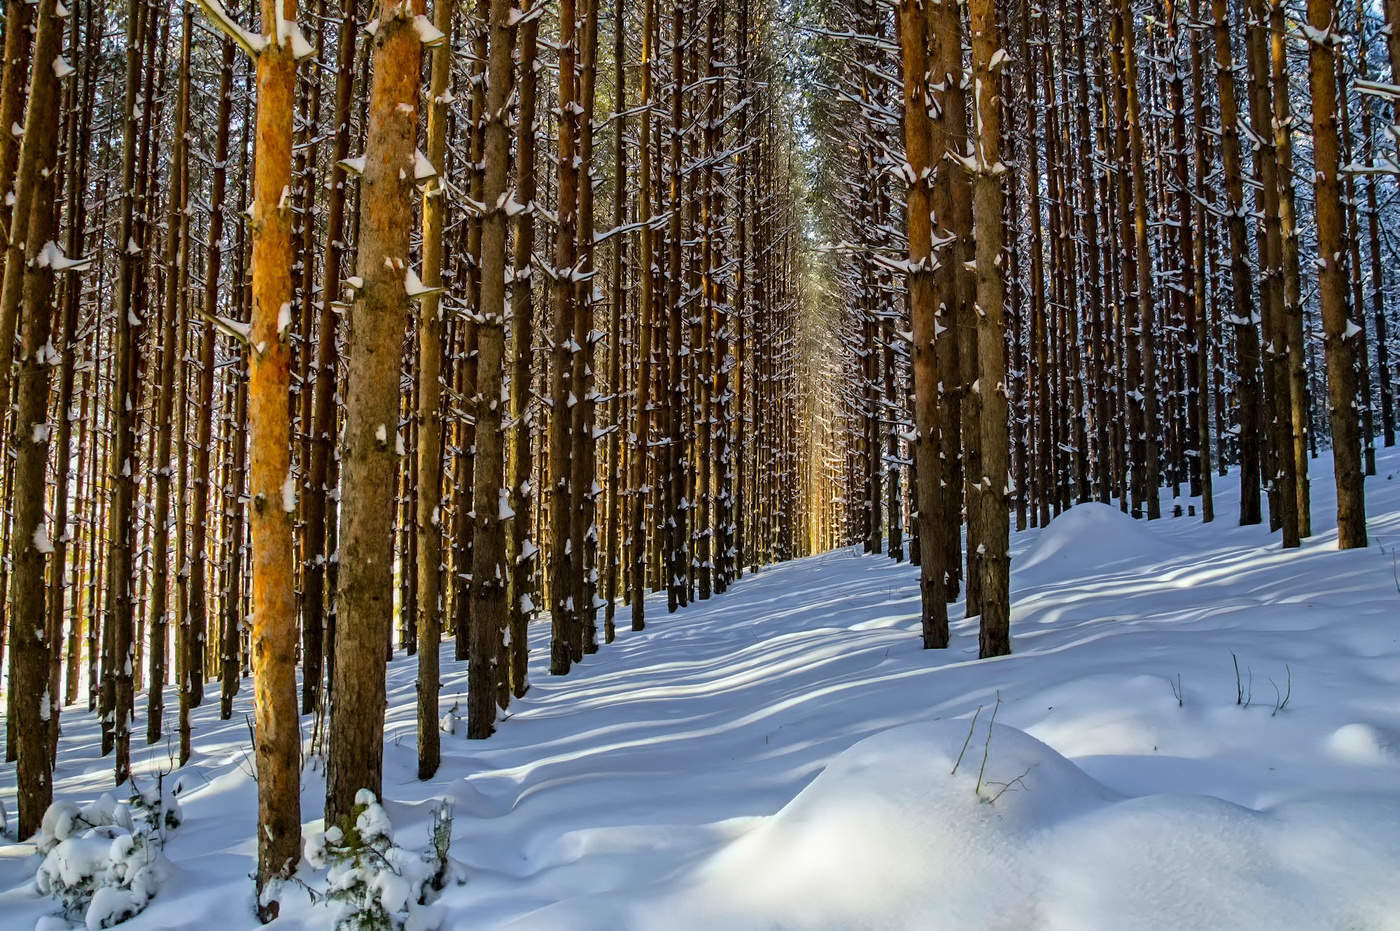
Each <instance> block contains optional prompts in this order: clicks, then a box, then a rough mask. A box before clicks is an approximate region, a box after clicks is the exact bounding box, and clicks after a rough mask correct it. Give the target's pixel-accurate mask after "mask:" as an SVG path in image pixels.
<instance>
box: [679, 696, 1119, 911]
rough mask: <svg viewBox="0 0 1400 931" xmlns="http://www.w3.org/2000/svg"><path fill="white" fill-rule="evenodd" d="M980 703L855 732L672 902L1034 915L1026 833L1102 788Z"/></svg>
mask: <svg viewBox="0 0 1400 931" xmlns="http://www.w3.org/2000/svg"><path fill="white" fill-rule="evenodd" d="M989 717H990V709H984V710H983V711H982V712H981V713H980V716H979V720H978V721H977V722H976V726H975V728H973V727H971V722H970V721H969V720H968V719H961V720H950V721H933V722H923V723H918V724H912V725H906V726H903V727H897V728H893V729H891V730H888V731H885V732H883V733H880V734H877V735H875V736H873V737H870V738H868V739H866V740H863V741H861V742H859V743H857V744H855V745H854V746H852V747H851V748H850V749H849V750H847V751H845V752H844V753H842V754H840V755H839V756H837V757H836V758H835V759H834V760H833V761H832V762H831V763H830V764H829V765H828V766H827V767H826V768H825V769H824V770H823V771H822V772H821V774H819V775H818V776H817V778H816V779H814V780H813V781H812V782H811V784H809V785H808V786H807V787H806V788H805V789H803V790H802V792H800V793H799V794H798V795H797V797H796V798H794V799H793V800H792V801H791V802H790V803H789V804H788V805H787V806H786V807H784V808H783V809H782V810H781V811H780V812H778V813H777V814H776V815H774V816H773V817H772V818H770V819H768V820H767V821H766V823H764V824H763V825H762V826H760V827H758V828H757V829H755V830H753V831H751V832H750V833H748V834H746V835H745V836H743V837H741V838H739V839H738V840H737V841H735V842H734V843H732V844H731V845H729V847H727V848H726V849H724V850H722V851H721V852H720V853H719V854H717V855H716V856H715V857H714V858H713V859H712V860H711V861H710V862H709V864H707V865H706V866H705V867H704V868H702V870H701V871H700V873H699V875H700V877H701V878H700V882H699V885H698V886H697V887H695V888H693V889H692V890H690V891H689V894H688V895H687V896H686V897H687V898H689V899H691V901H690V902H688V903H686V905H685V911H683V912H680V913H681V914H694V915H697V916H698V915H702V914H704V913H705V912H708V913H709V914H708V915H705V917H704V918H701V919H700V920H698V921H696V922H695V925H694V926H697V927H698V926H700V925H704V924H708V923H710V920H711V919H713V920H715V922H716V923H718V922H719V921H723V922H724V923H725V924H727V925H732V926H734V927H744V928H748V927H754V928H778V927H784V928H786V927H792V928H853V927H891V928H910V927H929V926H930V922H931V921H933V923H934V924H935V925H938V926H947V927H955V926H966V927H974V926H976V927H1027V926H1032V925H1035V924H1036V923H1037V921H1036V917H1035V915H1036V910H1035V903H1036V899H1037V896H1036V888H1035V881H1034V878H1035V877H1034V870H1033V868H1032V867H1033V862H1032V859H1033V858H1032V855H1031V849H1032V846H1033V844H1034V839H1035V838H1036V837H1037V836H1039V835H1041V834H1043V833H1044V832H1046V831H1048V830H1051V829H1052V828H1053V827H1054V826H1055V825H1056V824H1057V823H1059V822H1060V821H1062V820H1063V819H1065V818H1067V817H1072V816H1073V815H1074V814H1075V813H1076V812H1083V811H1091V810H1093V809H1095V808H1096V807H1098V806H1100V805H1102V804H1105V803H1106V802H1108V801H1110V800H1111V799H1112V798H1114V797H1115V796H1114V794H1113V793H1112V792H1111V791H1109V790H1108V789H1107V788H1105V787H1104V786H1102V785H1100V784H1099V783H1097V782H1095V781H1094V780H1093V779H1091V778H1090V777H1089V776H1087V775H1085V774H1084V773H1083V772H1082V771H1081V770H1080V769H1079V768H1078V767H1076V766H1075V765H1074V764H1073V763H1071V762H1069V761H1068V760H1066V759H1065V758H1064V757H1062V756H1060V755H1059V754H1058V753H1056V752H1055V751H1054V750H1052V749H1051V748H1050V747H1048V746H1046V745H1045V744H1043V743H1041V742H1040V741H1038V740H1036V739H1035V738H1034V737H1031V736H1030V735H1028V734H1026V733H1024V732H1022V731H1019V730H1016V729H1015V728H1010V727H1004V726H1002V725H999V724H998V725H995V726H993V727H992V729H991V732H990V737H989V735H988V723H989V720H988V719H989ZM969 735H971V736H970V738H969ZM964 744H966V751H965V752H964V751H963V746H964ZM984 753H985V755H986V767H985V770H983V755H984ZM959 754H961V755H962V760H961V762H958V756H959ZM955 764H956V765H957V773H956V774H953V768H954V765H955ZM979 772H981V778H980V791H979ZM994 798H995V801H992V799H994ZM992 888H995V892H994V893H992V894H990V895H989V892H991V889H992ZM667 911H669V910H667Z"/></svg>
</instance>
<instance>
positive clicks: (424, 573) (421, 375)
mask: <svg viewBox="0 0 1400 931" xmlns="http://www.w3.org/2000/svg"><path fill="white" fill-rule="evenodd" d="M456 8H457V4H456V2H455V0H438V2H437V4H436V5H435V6H434V7H433V25H434V26H435V27H436V28H437V30H438V31H439V32H441V33H442V34H443V35H444V36H446V39H445V40H444V41H443V43H442V44H441V45H439V46H437V47H436V48H434V49H433V52H432V66H431V67H432V71H431V75H432V77H431V80H430V84H429V90H428V101H429V102H428V134H427V138H428V152H427V155H428V161H429V162H430V163H431V164H432V165H433V167H434V168H435V169H436V170H437V171H439V172H441V171H442V170H443V169H444V168H445V167H446V166H445V159H446V155H447V118H448V114H447V94H448V91H449V83H450V80H451V76H452V41H453V38H452V37H453V31H454V30H453V14H454V13H455V12H456ZM446 212H447V205H446V190H445V188H444V185H443V182H442V179H441V177H440V176H439V177H437V178H433V179H431V180H429V181H428V184H427V187H426V190H425V193H424V196H423V284H424V286H425V287H428V288H433V289H436V288H440V287H442V258H443V228H444V222H445V220H446ZM442 317H443V314H442V298H441V296H440V295H439V294H438V293H436V291H434V292H431V293H428V294H425V295H424V296H423V299H422V300H421V301H420V302H419V313H418V411H417V416H418V481H417V494H418V506H417V527H416V528H415V533H416V534H417V538H418V558H417V561H416V563H415V566H414V570H413V571H414V577H415V583H414V584H415V585H416V586H417V599H418V619H417V641H418V778H419V779H431V778H432V777H433V774H434V773H436V772H437V768H438V764H439V763H440V762H441V759H442V750H441V747H442V731H441V729H440V727H439V724H438V692H439V691H440V689H441V687H442V686H441V674H440V672H439V668H438V666H439V660H440V656H441V652H442V605H443V599H442V555H443V554H442V456H443V442H442V427H443V410H442V361H443V347H444V344H445V341H444V339H443V327H442Z"/></svg>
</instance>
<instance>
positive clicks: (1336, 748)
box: [1327, 724, 1400, 764]
mask: <svg viewBox="0 0 1400 931" xmlns="http://www.w3.org/2000/svg"><path fill="white" fill-rule="evenodd" d="M1327 749H1328V750H1329V751H1330V752H1331V754H1332V755H1333V756H1334V757H1336V758H1337V759H1339V760H1343V761H1345V762H1348V763H1362V764H1381V763H1386V762H1389V761H1390V760H1391V758H1393V757H1396V756H1400V734H1395V733H1390V732H1388V731H1386V730H1385V729H1383V728H1379V727H1376V726H1374V725H1371V724H1344V725H1342V726H1341V727H1339V728H1337V729H1336V730H1335V731H1333V732H1332V734H1331V736H1329V737H1328V738H1327Z"/></svg>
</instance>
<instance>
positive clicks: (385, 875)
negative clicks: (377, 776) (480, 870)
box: [306, 789, 460, 931]
mask: <svg viewBox="0 0 1400 931" xmlns="http://www.w3.org/2000/svg"><path fill="white" fill-rule="evenodd" d="M451 838H452V811H451V809H450V808H449V807H448V806H447V805H446V804H445V803H444V804H443V805H442V806H441V807H439V808H438V809H437V810H436V811H434V813H433V830H432V841H431V844H430V845H429V847H428V848H427V849H426V850H410V849H408V848H405V847H402V846H400V845H398V844H396V843H395V842H394V836H393V825H392V824H391V823H390V821H389V815H388V813H387V812H386V811H385V810H384V807H383V806H382V805H380V804H379V802H378V800H377V799H376V798H375V797H374V793H373V792H370V791H369V790H368V789H361V790H360V791H359V793H358V794H357V795H356V796H355V810H354V814H353V817H351V818H347V819H346V820H345V821H343V822H342V823H341V824H339V825H332V826H331V827H330V828H328V829H327V830H326V831H324V832H322V833H319V834H312V835H311V836H310V837H308V838H307V841H306V859H307V862H309V863H310V864H311V865H312V866H313V867H314V868H316V869H324V870H326V871H327V872H326V888H325V891H324V893H323V894H322V895H321V896H320V897H319V902H318V905H319V906H321V907H324V908H327V909H329V910H331V911H332V913H333V917H332V921H333V922H334V925H335V927H336V928H338V929H347V931H428V929H432V928H436V927H438V926H439V925H440V924H441V921H442V918H441V915H439V914H438V913H437V910H435V909H433V908H432V907H431V902H432V901H433V900H434V899H436V898H437V896H438V894H439V893H440V892H441V891H442V890H443V889H444V888H446V886H447V885H448V883H449V882H452V881H460V872H459V870H457V869H456V867H455V866H454V865H453V863H452V861H451V859H450V858H449V857H448V846H449V844H450V843H451Z"/></svg>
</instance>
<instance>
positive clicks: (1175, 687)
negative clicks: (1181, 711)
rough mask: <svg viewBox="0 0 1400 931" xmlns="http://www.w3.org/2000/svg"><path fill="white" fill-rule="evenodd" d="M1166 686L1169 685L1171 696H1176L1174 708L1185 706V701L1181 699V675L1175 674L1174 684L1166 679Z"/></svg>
mask: <svg viewBox="0 0 1400 931" xmlns="http://www.w3.org/2000/svg"><path fill="white" fill-rule="evenodd" d="M1167 685H1170V686H1171V687H1172V694H1173V695H1175V696H1176V706H1177V707H1178V708H1180V707H1182V706H1183V705H1185V704H1186V700H1185V699H1184V698H1183V697H1182V695H1183V693H1182V691H1181V673H1177V674H1176V681H1175V682H1173V681H1172V680H1170V679H1168V680H1167Z"/></svg>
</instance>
